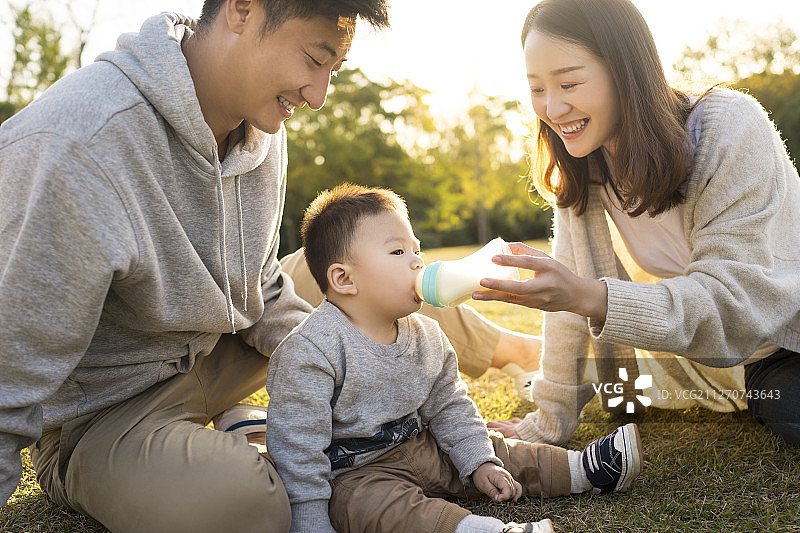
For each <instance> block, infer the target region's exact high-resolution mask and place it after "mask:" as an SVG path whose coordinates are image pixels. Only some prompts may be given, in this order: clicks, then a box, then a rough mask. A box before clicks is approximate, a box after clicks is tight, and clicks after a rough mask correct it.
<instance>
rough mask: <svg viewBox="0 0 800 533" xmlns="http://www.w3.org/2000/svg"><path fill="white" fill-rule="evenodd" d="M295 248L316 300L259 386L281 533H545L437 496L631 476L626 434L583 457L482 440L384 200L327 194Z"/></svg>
mask: <svg viewBox="0 0 800 533" xmlns="http://www.w3.org/2000/svg"><path fill="white" fill-rule="evenodd" d="M302 234H303V243H304V246H305V254H306V260H307V262H308V266H309V269H310V271H311V273H312V274H313V276H314V279H315V280H316V282H317V283H318V285H319V286H320V289H321V290H322V292H323V293H324V294H325V296H326V299H325V301H323V302H322V304H320V305H319V307H317V309H315V311H314V312H313V313H312V314H311V315H310V316H309V317H308V318H307V319H306V320H305V321H303V323H301V324H300V325H299V326H297V327H296V328H295V329H294V330H293V331H292V332H291V333H290V334H289V335H288V336H287V337H286V339H284V341H283V342H282V343H281V344H280V345H279V346H278V348H277V349H276V351H275V353H274V354H273V355H272V358H271V360H270V365H269V373H268V377H267V391H268V392H269V395H270V401H269V407H268V411H267V427H268V431H267V449H268V451H269V454H270V456H271V457H272V459H273V460H274V461H275V465H276V468H277V470H278V473H279V474H280V476H281V479H282V480H283V482H284V484H285V486H286V490H287V493H288V495H289V501H290V503H291V507H292V525H291V531H297V532H306V531H309V532H310V531H314V532H318V531H323V532H332V531H334V528H335V531H339V532H340V533H343V532H365V533H375V532H382V531H386V532H390V531H391V532H404V533H407V532H409V531H414V532H418V531H433V532H443V533H453V532H455V533H466V532H476V531H480V532H498V533H500V532H507V533H510V532H520V533H521V532H535V531H553V529H552V524H551V522H550V520H549V519H545V520H542V521H539V522H534V523H524V524H517V523H514V522H512V523H507V524H506V523H503V522H502V521H500V520H498V519H496V518H492V517H488V516H477V515H473V514H471V513H470V512H469V511H467V510H466V509H464V508H462V507H460V506H459V505H457V504H455V503H452V502H450V501H447V500H446V499H444V498H465V499H466V498H475V497H480V496H483V495H485V496H488V497H489V498H491V499H492V500H494V501H497V502H500V501H507V500H512V501H516V500H517V499H519V498H520V497H521V496H523V495H525V496H534V497H540V496H543V497H551V496H561V495H567V494H570V493H577V492H582V491H587V490H595V491H598V492H611V491H623V490H626V489H627V488H628V487H629V486H630V484H631V483H632V481H633V480H634V478H635V477H636V476H637V475H638V474H639V471H640V468H641V451H640V450H641V444H640V442H639V434H638V430H637V428H636V426H635V425H634V424H628V425H626V426H623V427H620V428H618V429H617V430H615V431H614V432H613V433H611V434H610V435H607V436H605V437H603V438H601V439H599V440H597V441H595V442H593V443H591V444H590V445H589V446H587V448H586V449H585V450H584V451H583V453H580V452H577V451H567V450H564V449H563V448H559V447H556V446H549V445H544V444H533V443H529V442H525V441H520V440H515V439H505V438H503V437H502V436H501V435H499V434H496V433H494V432H493V433H492V434H490V433H489V432H488V431H487V429H486V426H485V424H484V421H483V419H482V418H481V416H480V415H479V414H478V411H477V409H476V407H475V404H474V403H473V402H472V400H471V399H470V398H469V397H468V396H467V387H466V384H465V383H464V382H463V381H462V380H461V378H460V377H459V373H458V361H457V360H456V354H455V352H454V351H453V348H452V347H451V345H450V343H449V341H448V340H447V337H445V335H444V333H443V332H442V331H441V329H440V328H439V327H438V325H437V323H436V322H435V321H433V320H432V319H429V318H427V317H424V316H421V315H419V314H417V313H415V312H416V311H417V310H419V308H420V305H421V302H420V299H419V297H418V296H417V294H416V293H415V291H414V281H415V279H416V277H417V274H418V273H419V271H420V270H421V269H422V267H423V265H424V263H423V260H422V257H421V256H420V243H419V241H418V240H417V239H416V237H415V236H414V232H413V230H412V229H411V224H410V222H409V220H408V213H407V210H406V206H405V203H404V202H403V200H402V199H401V198H399V197H398V196H397V195H396V194H394V193H393V192H391V191H389V190H386V189H378V188H366V187H361V186H357V185H350V184H346V185H341V186H338V187H336V188H334V189H333V190H330V191H325V192H323V193H322V194H320V195H319V196H318V197H317V198H316V199H315V200H314V201H313V202H312V203H311V205H310V206H309V207H308V209H307V211H306V214H305V217H304V220H303V225H302Z"/></svg>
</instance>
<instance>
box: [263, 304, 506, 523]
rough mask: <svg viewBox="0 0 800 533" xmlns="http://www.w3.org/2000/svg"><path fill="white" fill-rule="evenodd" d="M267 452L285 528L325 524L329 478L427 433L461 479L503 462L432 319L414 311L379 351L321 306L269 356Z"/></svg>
mask: <svg viewBox="0 0 800 533" xmlns="http://www.w3.org/2000/svg"><path fill="white" fill-rule="evenodd" d="M267 391H268V392H269V397H270V400H269V408H268V413H267V428H268V429H267V449H268V451H269V454H270V456H271V457H272V459H273V460H274V461H275V464H276V468H277V470H278V473H279V474H280V476H281V479H282V480H283V483H284V485H285V486H286V490H287V492H288V494H289V501H290V502H291V504H292V531H310V530H314V531H325V530H327V528H330V521H329V519H328V500H329V499H330V495H331V488H330V485H329V482H328V480H329V479H332V478H333V477H335V476H336V475H337V474H339V473H342V472H345V471H348V470H352V469H355V468H358V467H359V466H362V465H364V464H366V463H368V462H370V461H372V460H374V459H375V458H377V457H379V456H380V455H382V454H384V453H386V452H387V451H389V450H391V449H393V448H394V447H396V446H398V445H399V444H401V443H403V442H405V441H407V440H409V439H411V438H413V437H414V436H415V435H417V434H418V433H419V432H420V431H422V429H423V428H425V427H428V428H429V430H430V431H431V432H432V433H433V435H434V437H435V438H436V441H437V442H438V444H439V446H440V447H441V449H442V450H443V451H445V452H446V453H448V454H449V456H450V459H451V460H452V461H453V464H454V465H455V466H456V468H457V469H458V471H459V474H460V476H461V480H462V482H464V483H465V484H466V483H469V476H470V475H471V474H472V472H474V471H475V469H476V468H477V467H478V466H480V465H481V464H483V463H485V462H493V463H495V464H498V465H501V466H502V462H501V461H500V459H498V458H497V457H496V456H495V454H494V449H493V447H492V443H491V440H490V439H489V435H488V433H487V430H486V426H485V424H484V421H483V419H482V418H481V417H480V415H479V414H478V411H477V409H476V407H475V404H474V403H473V402H472V400H471V399H470V398H469V397H468V396H467V387H466V384H465V383H464V382H463V381H462V380H461V378H460V376H459V373H458V362H457V360H456V354H455V351H454V350H453V348H452V346H451V345H450V342H449V341H448V340H447V337H446V336H445V335H444V333H443V332H442V330H441V329H440V328H439V325H438V324H437V323H436V321H434V320H432V319H430V318H427V317H424V316H421V315H418V314H412V315H409V316H407V317H404V318H401V319H400V320H398V321H397V340H396V341H395V342H394V344H390V345H383V344H379V343H377V342H374V341H372V340H371V339H369V338H368V337H366V336H365V335H364V334H362V333H361V332H360V331H359V330H357V329H356V328H355V327H354V326H353V325H352V324H351V323H350V321H349V320H348V319H347V318H346V317H345V316H344V314H343V313H342V312H341V311H340V310H339V309H338V308H337V307H336V306H335V305H334V304H332V303H330V302H329V301H327V300H326V301H324V302H322V304H320V306H319V307H318V308H317V309H316V310H315V311H314V312H313V313H312V314H311V315H310V316H309V317H308V318H307V319H306V320H304V321H303V322H302V323H301V324H300V325H299V326H298V327H296V328H295V329H294V330H293V331H292V332H291V333H290V334H289V335H288V336H287V337H286V339H284V340H283V341H282V342H281V344H280V345H279V346H278V348H277V349H276V350H275V353H274V354H273V356H272V358H271V359H270V365H269V373H268V376H267Z"/></svg>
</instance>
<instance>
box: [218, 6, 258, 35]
mask: <svg viewBox="0 0 800 533" xmlns="http://www.w3.org/2000/svg"><path fill="white" fill-rule="evenodd" d="M224 9H225V18H226V20H227V22H228V28H230V30H231V31H232V32H233V33H238V34H242V33H244V29H245V28H246V27H247V24H248V22H250V23H252V20H254V17H253V9H255V1H254V0H227V1H226V2H225V5H224Z"/></svg>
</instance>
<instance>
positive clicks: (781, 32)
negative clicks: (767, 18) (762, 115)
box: [676, 20, 800, 158]
mask: <svg viewBox="0 0 800 533" xmlns="http://www.w3.org/2000/svg"><path fill="white" fill-rule="evenodd" d="M676 68H677V70H678V71H679V72H681V73H682V74H683V75H684V76H685V77H686V78H688V79H700V78H702V75H703V73H704V72H705V73H717V74H716V76H715V77H714V79H712V80H711V81H726V82H728V83H729V84H730V85H731V86H733V87H735V88H737V89H741V90H745V91H747V92H749V93H750V94H752V95H753V96H754V97H755V98H756V99H758V101H759V102H760V103H761V104H762V105H763V106H764V107H765V108H766V109H767V111H769V113H770V116H771V118H772V120H773V121H774V122H775V125H776V126H777V128H778V130H779V131H780V132H781V136H782V137H783V139H784V140H785V142H786V147H787V149H788V151H789V153H790V155H792V156H793V157H794V158H797V157H798V155H799V154H800V114H799V113H798V111H797V110H798V109H800V96H798V95H800V36H798V34H797V32H796V31H795V30H794V29H792V28H790V27H789V26H787V25H786V24H784V23H783V22H777V23H774V24H771V25H768V26H766V27H759V28H757V27H755V26H753V25H752V24H749V23H747V22H743V21H738V20H737V21H730V20H727V21H722V22H721V24H720V26H719V27H718V28H717V29H716V30H715V31H714V32H712V33H711V34H709V36H708V37H707V39H706V41H705V43H704V44H703V45H701V46H698V47H688V46H687V47H686V49H685V50H684V52H683V57H682V58H681V60H680V61H678V63H677V64H676Z"/></svg>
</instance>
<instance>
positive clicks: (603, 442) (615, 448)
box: [581, 424, 642, 493]
mask: <svg viewBox="0 0 800 533" xmlns="http://www.w3.org/2000/svg"><path fill="white" fill-rule="evenodd" d="M581 463H582V464H583V470H584V471H585V472H586V477H587V478H589V483H591V484H592V486H593V487H594V488H595V489H596V490H599V492H601V493H606V492H624V491H626V490H628V488H629V487H630V486H631V483H633V480H634V479H636V476H638V475H639V472H640V471H641V470H642V442H641V440H640V439H639V429H638V428H637V427H636V424H626V425H624V426H620V427H618V428H617V429H615V430H614V431H613V432H612V433H610V434H608V435H606V436H605V437H600V438H599V439H597V440H596V441H594V442H592V443H591V444H589V445H588V446H587V447H586V448H585V449H584V450H583V453H582V454H581Z"/></svg>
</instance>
